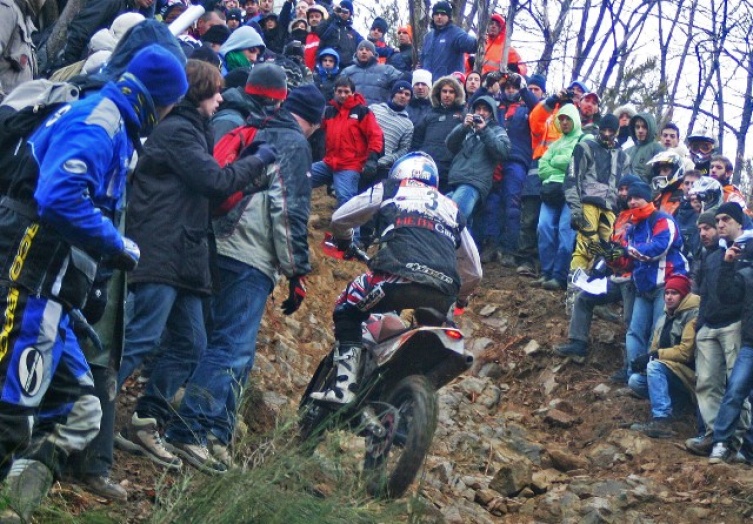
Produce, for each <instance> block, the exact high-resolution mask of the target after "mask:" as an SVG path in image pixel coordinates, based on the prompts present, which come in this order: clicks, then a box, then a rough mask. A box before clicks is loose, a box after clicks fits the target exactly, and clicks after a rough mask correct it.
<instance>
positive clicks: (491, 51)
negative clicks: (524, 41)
mask: <svg viewBox="0 0 753 524" xmlns="http://www.w3.org/2000/svg"><path fill="white" fill-rule="evenodd" d="M506 37H507V23H505V19H504V18H503V17H502V15H500V14H493V15H492V16H491V19H490V20H489V25H487V26H486V51H485V52H484V57H483V62H482V65H481V76H484V75H485V74H486V73H488V72H489V71H500V70H505V69H506V68H505V67H500V66H501V65H502V52H503V51H504V48H505V38H506ZM507 68H510V69H512V70H516V69H517V72H518V73H520V74H521V75H525V74H526V73H527V72H528V68H527V67H526V65H525V64H524V63H523V62H522V61H521V58H520V54H519V53H518V51H517V50H515V48H514V47H510V48H509V49H508V51H507ZM468 72H470V70H469V71H468Z"/></svg>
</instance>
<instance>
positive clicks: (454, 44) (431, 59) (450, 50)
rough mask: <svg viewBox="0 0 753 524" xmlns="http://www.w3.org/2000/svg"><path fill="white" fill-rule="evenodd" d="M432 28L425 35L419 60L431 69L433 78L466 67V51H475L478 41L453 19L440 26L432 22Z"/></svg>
mask: <svg viewBox="0 0 753 524" xmlns="http://www.w3.org/2000/svg"><path fill="white" fill-rule="evenodd" d="M431 26H432V28H433V29H432V30H431V31H429V32H428V33H427V34H426V36H425V37H424V45H423V47H422V48H421V56H420V57H419V62H420V64H421V68H422V69H427V70H429V71H431V78H432V80H433V81H435V82H436V81H437V80H438V79H439V78H441V77H443V76H446V75H451V74H452V73H454V72H455V71H463V70H464V69H465V66H464V63H463V62H464V59H465V53H475V52H476V47H477V46H478V41H477V40H476V38H475V37H473V36H471V35H469V34H468V33H466V32H465V31H463V30H462V29H461V28H459V27H458V26H456V25H455V24H453V23H452V22H451V21H450V22H448V23H447V25H446V26H444V27H442V28H438V27H436V26H435V25H434V22H432V23H431Z"/></svg>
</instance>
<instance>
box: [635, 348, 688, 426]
mask: <svg viewBox="0 0 753 524" xmlns="http://www.w3.org/2000/svg"><path fill="white" fill-rule="evenodd" d="M628 386H629V387H630V389H632V390H633V391H635V392H636V393H638V394H639V395H640V396H642V397H644V398H648V399H650V400H651V416H652V417H654V418H670V417H671V416H672V407H673V406H675V407H680V406H681V405H683V404H687V403H689V402H691V397H690V395H691V393H690V391H688V389H687V388H686V387H685V384H684V383H683V382H682V380H680V377H678V376H677V375H675V374H674V373H673V372H672V370H671V369H669V367H668V366H667V365H666V364H664V363H662V362H659V361H658V360H651V361H650V362H649V363H648V366H647V367H646V374H645V375H644V374H643V373H633V374H632V375H630V379H629V380H628Z"/></svg>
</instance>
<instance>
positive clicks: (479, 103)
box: [447, 96, 510, 222]
mask: <svg viewBox="0 0 753 524" xmlns="http://www.w3.org/2000/svg"><path fill="white" fill-rule="evenodd" d="M496 105H497V104H496V102H495V101H494V99H493V98H491V97H489V96H482V97H479V98H477V99H476V101H475V102H474V103H473V106H472V107H471V111H472V112H473V114H468V115H465V119H464V120H463V123H462V124H458V125H457V126H456V127H455V129H453V130H452V132H451V133H450V134H449V135H448V136H447V149H449V150H450V152H451V153H452V154H453V155H454V158H453V159H452V165H451V166H450V177H449V186H450V193H448V194H447V196H448V197H450V198H451V199H452V200H453V201H454V202H455V203H456V204H457V205H458V208H459V209H460V211H462V213H463V216H465V217H466V218H467V220H468V222H470V221H471V217H473V211H474V209H475V207H476V205H477V204H478V203H480V202H483V201H484V200H485V199H486V197H487V195H488V194H489V191H490V190H491V188H492V174H493V173H494V169H495V168H496V166H497V164H499V163H500V162H502V161H503V160H506V159H507V157H508V155H509V153H510V140H509V139H508V138H507V133H506V132H505V130H504V128H502V126H500V125H499V124H498V123H497V118H496V109H497V108H496Z"/></svg>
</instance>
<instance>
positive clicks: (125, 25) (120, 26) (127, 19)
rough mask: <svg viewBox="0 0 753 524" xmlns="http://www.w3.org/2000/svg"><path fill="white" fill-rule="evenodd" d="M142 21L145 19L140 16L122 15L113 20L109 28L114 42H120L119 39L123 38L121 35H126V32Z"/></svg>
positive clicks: (135, 14) (136, 14)
mask: <svg viewBox="0 0 753 524" xmlns="http://www.w3.org/2000/svg"><path fill="white" fill-rule="evenodd" d="M144 20H145V18H144V15H142V14H139V13H123V14H122V15H120V16H119V17H117V18H116V19H115V20H113V22H112V25H111V26H110V32H112V36H113V37H114V38H115V41H117V42H120V39H121V38H123V35H124V34H125V33H126V31H128V30H129V29H130V28H132V27H133V26H135V25H136V24H138V23H140V22H143V21H144Z"/></svg>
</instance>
